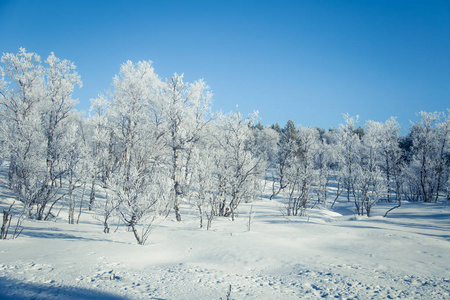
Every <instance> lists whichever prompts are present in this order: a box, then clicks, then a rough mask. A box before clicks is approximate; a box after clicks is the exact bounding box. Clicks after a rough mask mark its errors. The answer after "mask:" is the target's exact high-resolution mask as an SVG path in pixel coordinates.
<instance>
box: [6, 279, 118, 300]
mask: <svg viewBox="0 0 450 300" xmlns="http://www.w3.org/2000/svg"><path fill="white" fill-rule="evenodd" d="M0 298H1V299H19V300H24V299H113V300H123V299H126V298H125V297H122V296H119V295H114V294H111V293H107V292H103V291H98V290H94V289H88V288H82V287H74V286H55V285H44V284H38V283H32V282H22V281H19V280H14V279H8V278H5V277H0Z"/></svg>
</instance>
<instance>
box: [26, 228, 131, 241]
mask: <svg viewBox="0 0 450 300" xmlns="http://www.w3.org/2000/svg"><path fill="white" fill-rule="evenodd" d="M64 231H67V230H64ZM64 231H62V230H60V229H57V228H51V229H47V228H46V229H42V228H33V227H26V229H25V230H24V231H23V233H22V236H27V237H32V238H41V239H61V240H73V241H80V240H82V241H93V242H111V243H119V244H128V243H125V242H120V241H114V240H111V239H107V238H92V237H84V236H80V235H73V234H70V233H67V232H64ZM73 232H75V233H77V234H79V233H80V232H78V231H76V230H73Z"/></svg>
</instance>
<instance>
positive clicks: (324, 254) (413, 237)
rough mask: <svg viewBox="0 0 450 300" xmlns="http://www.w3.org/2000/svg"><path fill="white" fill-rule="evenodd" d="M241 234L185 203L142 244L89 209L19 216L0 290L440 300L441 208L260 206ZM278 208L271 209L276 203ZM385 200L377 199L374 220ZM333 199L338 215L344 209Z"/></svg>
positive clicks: (448, 290) (446, 213)
mask: <svg viewBox="0 0 450 300" xmlns="http://www.w3.org/2000/svg"><path fill="white" fill-rule="evenodd" d="M251 205H253V211H254V212H255V215H254V219H253V223H252V228H251V231H250V232H248V231H247V227H246V222H247V217H246V212H247V211H248V210H249V207H250V204H243V205H242V207H241V213H240V215H239V217H238V218H237V220H236V221H235V222H231V221H230V220H228V219H226V218H219V219H217V220H215V221H214V222H213V227H212V229H211V230H210V231H206V230H201V229H198V220H197V217H196V215H195V211H194V210H190V209H189V207H188V206H185V207H184V210H183V212H184V214H183V221H182V222H181V223H179V222H175V221H173V219H172V216H169V218H168V219H166V220H165V221H163V222H162V223H160V224H159V225H158V226H157V227H155V229H154V231H153V233H152V235H151V236H150V239H149V241H148V244H147V245H145V246H139V245H136V244H135V241H134V238H133V236H132V234H131V233H130V232H126V231H125V230H122V229H119V230H118V231H117V232H116V233H111V234H109V235H107V234H103V233H102V226H101V224H100V223H99V222H98V221H96V220H95V219H93V218H92V216H91V215H90V214H88V213H86V214H84V215H82V224H79V225H69V224H66V223H65V222H64V221H65V220H64V219H57V220H56V222H54V221H49V222H38V221H32V220H27V221H26V223H25V224H24V225H25V226H26V229H25V230H24V232H23V234H22V236H20V237H19V239H17V240H7V241H2V243H1V245H0V246H1V248H0V249H1V250H0V252H1V253H0V257H1V260H0V270H1V274H2V275H1V279H0V294H1V295H3V297H9V298H11V299H21V298H23V299H25V298H34V299H52V298H53V299H85V298H96V299H118V298H126V299H143V298H150V299H220V298H222V299H226V296H227V292H228V289H229V286H230V285H231V298H232V299H298V298H302V299H317V298H327V299H386V298H391V299H446V298H449V297H450V279H449V278H450V273H449V266H448V264H447V262H448V261H449V258H450V251H449V250H450V249H449V248H450V244H449V235H448V232H449V229H450V228H449V227H450V224H449V217H450V210H449V209H448V207H446V206H445V205H443V204H437V205H425V204H423V203H406V204H405V205H404V206H403V207H402V208H400V209H398V210H396V211H394V212H392V213H391V215H390V216H389V217H388V218H381V217H373V218H370V219H368V218H356V217H355V216H353V215H341V214H339V213H336V212H330V211H328V210H326V209H313V210H309V211H308V213H307V215H306V216H303V217H285V216H282V215H281V213H280V208H282V206H281V205H282V204H281V203H280V202H276V201H271V202H269V201H267V200H263V201H259V202H256V203H253V204H251ZM280 206H281V207H280ZM386 207H387V204H380V205H378V206H377V210H376V212H379V213H378V214H376V215H381V214H382V212H383V211H384V209H385V208H386ZM348 210H350V204H348V203H346V202H341V203H339V205H338V206H337V207H336V211H348Z"/></svg>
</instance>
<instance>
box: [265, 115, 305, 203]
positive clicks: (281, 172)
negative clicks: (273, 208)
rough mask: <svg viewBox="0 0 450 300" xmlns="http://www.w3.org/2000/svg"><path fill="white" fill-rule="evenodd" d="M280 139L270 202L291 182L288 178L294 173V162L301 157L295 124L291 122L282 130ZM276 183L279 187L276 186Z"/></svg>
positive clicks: (275, 159)
mask: <svg viewBox="0 0 450 300" xmlns="http://www.w3.org/2000/svg"><path fill="white" fill-rule="evenodd" d="M280 131H281V134H280V139H279V142H278V145H277V146H278V147H277V152H276V155H275V158H274V162H273V165H274V170H275V174H274V180H273V182H272V194H271V195H270V200H272V199H273V198H274V197H276V196H277V195H278V194H279V193H280V192H281V191H283V190H284V189H285V188H286V187H287V186H288V185H289V181H290V180H291V179H290V178H288V174H289V173H290V172H291V173H292V170H291V169H292V168H293V163H294V160H295V159H296V158H297V156H298V155H299V153H300V152H299V151H300V150H299V149H300V141H299V139H298V137H297V135H298V134H297V129H296V128H295V124H294V122H292V121H291V120H289V121H288V122H287V123H286V126H285V127H284V128H283V129H282V130H280ZM275 183H277V184H278V186H277V187H276V186H275Z"/></svg>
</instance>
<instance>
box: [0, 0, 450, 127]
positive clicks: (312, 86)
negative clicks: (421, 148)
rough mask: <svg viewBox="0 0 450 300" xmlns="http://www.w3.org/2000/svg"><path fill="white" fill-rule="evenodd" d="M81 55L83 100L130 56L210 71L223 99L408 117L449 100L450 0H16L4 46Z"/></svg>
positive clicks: (199, 74) (322, 115) (309, 114)
mask: <svg viewBox="0 0 450 300" xmlns="http://www.w3.org/2000/svg"><path fill="white" fill-rule="evenodd" d="M19 47H25V48H26V49H27V50H28V51H31V52H36V53H38V54H39V55H41V56H42V57H43V58H45V57H47V56H48V55H49V54H50V52H51V51H54V52H55V55H56V56H57V57H60V58H63V59H69V60H71V61H73V62H74V63H75V64H76V66H77V71H78V73H79V74H80V75H81V79H82V80H83V85H84V86H83V87H82V88H81V89H78V90H76V92H75V93H74V97H76V98H79V101H80V104H79V105H78V107H77V108H78V109H79V110H87V109H88V107H89V99H90V98H94V97H96V96H97V94H98V93H101V92H103V91H105V90H107V89H109V88H110V87H111V82H112V77H113V76H114V75H115V74H117V73H118V71H119V68H120V65H121V64H122V63H124V62H125V61H127V60H132V61H134V62H137V61H139V60H151V61H153V66H154V68H155V71H156V73H157V74H159V75H160V76H161V77H162V78H166V77H169V76H171V75H172V74H173V73H174V72H177V73H184V74H185V79H186V80H187V81H194V80H196V79H200V78H204V79H205V81H206V82H207V83H208V84H209V85H210V86H211V89H212V91H213V93H214V105H213V109H214V110H222V111H224V112H228V111H230V110H234V109H235V106H236V105H237V104H238V105H239V109H240V110H241V111H242V112H244V113H250V112H252V111H253V110H258V111H259V112H260V117H261V122H262V123H263V124H272V123H275V122H278V123H280V125H282V126H284V124H286V122H287V120H289V119H291V120H293V121H294V122H295V123H296V124H299V125H302V126H319V127H323V128H330V127H336V126H338V124H339V123H341V122H342V114H343V113H349V114H350V115H357V114H358V115H359V116H360V120H361V122H360V123H361V125H363V123H364V122H365V121H367V120H375V121H383V122H384V121H385V120H386V119H388V118H389V117H390V116H396V117H398V120H399V122H400V123H401V125H402V126H403V127H404V128H408V127H409V120H413V121H417V117H416V116H415V114H416V113H417V112H419V111H421V110H425V111H445V110H446V109H447V108H450V101H449V99H450V97H449V96H450V1H413V0H404V1H397V0H389V1H388V0H386V1H381V0H373V1H320V0H317V1H175V0H174V1H37V0H35V1H21V0H18V1H5V0H0V51H1V52H13V53H17V51H18V48H19Z"/></svg>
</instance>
